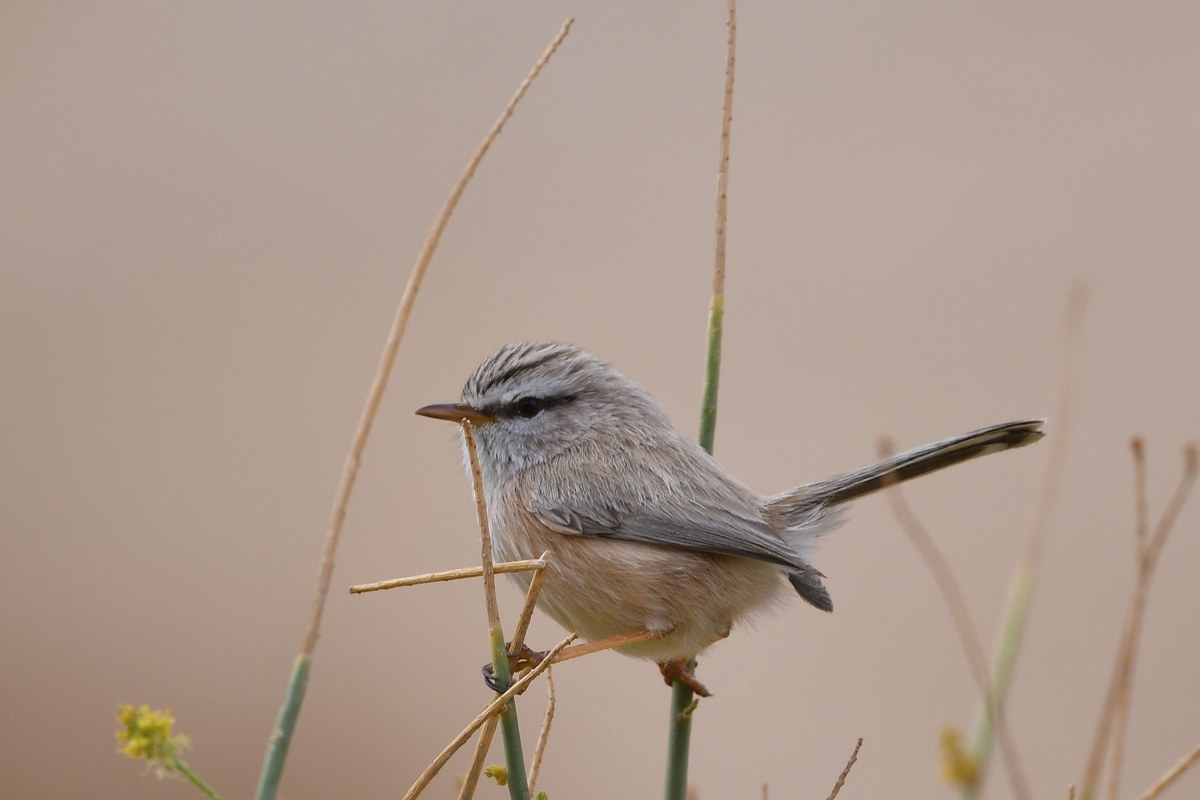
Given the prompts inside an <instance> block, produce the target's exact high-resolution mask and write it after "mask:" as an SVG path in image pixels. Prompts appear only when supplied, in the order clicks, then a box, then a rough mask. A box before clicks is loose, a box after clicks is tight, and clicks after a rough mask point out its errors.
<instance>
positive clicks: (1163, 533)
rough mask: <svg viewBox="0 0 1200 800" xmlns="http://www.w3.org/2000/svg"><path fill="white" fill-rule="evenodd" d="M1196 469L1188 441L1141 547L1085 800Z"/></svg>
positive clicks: (1086, 779)
mask: <svg viewBox="0 0 1200 800" xmlns="http://www.w3.org/2000/svg"><path fill="white" fill-rule="evenodd" d="M1197 468H1198V465H1197V453H1196V445H1195V443H1194V442H1189V443H1188V445H1187V446H1186V447H1185V448H1184V468H1183V477H1182V478H1180V481H1179V486H1178V487H1176V489H1175V493H1174V494H1173V495H1172V496H1171V500H1170V502H1169V503H1168V504H1167V508H1166V510H1165V511H1164V512H1163V515H1162V518H1161V519H1159V521H1158V525H1156V526H1155V528H1154V533H1153V535H1151V536H1150V538H1149V540H1148V541H1147V542H1146V543H1145V546H1143V547H1140V548H1139V552H1138V573H1137V580H1136V582H1135V585H1134V590H1133V597H1132V599H1131V600H1130V603H1129V610H1128V611H1127V612H1126V615H1125V626H1124V628H1123V630H1122V635H1121V644H1120V646H1119V647H1118V649H1117V658H1116V664H1115V665H1114V667H1113V674H1112V678H1111V679H1110V680H1109V684H1108V692H1107V694H1106V695H1105V698H1104V705H1103V706H1102V707H1101V711H1100V722H1099V723H1098V724H1097V726H1096V737H1095V739H1094V740H1093V742H1092V749H1091V752H1090V753H1089V755H1088V760H1087V766H1086V767H1085V768H1084V773H1083V782H1082V784H1081V788H1080V797H1082V798H1083V800H1091V798H1092V797H1093V796H1094V795H1095V791H1096V787H1097V784H1098V783H1099V781H1100V772H1101V769H1102V768H1103V762H1104V753H1105V751H1106V750H1107V749H1108V747H1109V738H1110V736H1112V735H1113V733H1114V727H1115V722H1116V719H1117V716H1118V708H1119V706H1120V705H1121V696H1122V695H1123V694H1124V693H1125V692H1126V691H1128V689H1127V686H1128V684H1129V683H1130V681H1131V680H1132V676H1133V665H1134V660H1135V658H1136V656H1137V645H1138V639H1139V638H1140V636H1141V630H1142V619H1143V617H1144V615H1145V610H1146V600H1147V597H1148V595H1149V591H1150V581H1151V579H1152V578H1153V576H1154V568H1155V566H1156V565H1157V564H1158V557H1159V555H1160V554H1161V553H1162V548H1163V545H1164V544H1165V542H1166V539H1167V533H1168V532H1169V531H1170V530H1171V527H1172V526H1173V525H1174V524H1175V519H1176V518H1177V517H1178V516H1179V512H1180V510H1181V509H1182V508H1183V504H1184V503H1185V502H1186V501H1187V497H1188V494H1189V493H1190V492H1191V489H1192V486H1193V485H1194V484H1195V481H1196V473H1197ZM1115 755H1116V754H1115Z"/></svg>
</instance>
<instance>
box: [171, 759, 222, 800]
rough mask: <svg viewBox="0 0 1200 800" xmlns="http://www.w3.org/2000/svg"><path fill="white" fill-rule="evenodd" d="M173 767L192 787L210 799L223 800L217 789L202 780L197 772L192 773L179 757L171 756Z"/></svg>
mask: <svg viewBox="0 0 1200 800" xmlns="http://www.w3.org/2000/svg"><path fill="white" fill-rule="evenodd" d="M171 766H173V767H175V769H176V771H178V772H179V774H180V775H182V776H183V777H185V778H187V779H188V780H189V781H191V782H192V785H194V786H195V787H196V788H197V789H199V790H200V791H202V792H204V794H206V795H208V796H209V797H210V798H212V800H221V795H219V794H217V792H216V790H215V789H213V788H212V787H211V786H209V785H208V784H207V783H205V782H204V781H203V780H201V778H200V776H199V775H197V774H196V773H195V772H192V769H191V767H189V766H188V765H187V764H186V763H185V762H184V761H183V759H181V758H180V757H179V756H171Z"/></svg>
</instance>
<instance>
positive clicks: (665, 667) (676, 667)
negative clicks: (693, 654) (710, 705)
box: [658, 658, 712, 697]
mask: <svg viewBox="0 0 1200 800" xmlns="http://www.w3.org/2000/svg"><path fill="white" fill-rule="evenodd" d="M689 660H690V659H687V658H671V659H667V660H666V661H660V662H658V669H659V670H660V671H661V672H662V676H663V680H664V681H666V682H667V686H672V685H674V683H675V681H679V682H680V683H682V684H684V685H685V686H687V687H688V688H689V689H691V690H692V691H693V692H695V693H696V694H698V695H700V696H701V697H712V692H710V691H709V690H708V687H706V686H705V685H704V684H703V683H701V682H700V681H698V680H696V673H694V672H692V670H691V668H690V667H688V661H689Z"/></svg>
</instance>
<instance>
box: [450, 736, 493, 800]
mask: <svg viewBox="0 0 1200 800" xmlns="http://www.w3.org/2000/svg"><path fill="white" fill-rule="evenodd" d="M499 724H500V718H499V717H492V718H491V719H489V720H488V721H487V722H485V723H483V729H482V730H480V731H479V741H477V742H476V743H475V754H474V755H472V756H471V767H470V768H469V769H468V770H467V777H466V778H464V779H463V785H462V788H461V789H460V790H459V792H458V800H471V798H472V797H474V796H475V788H476V787H477V786H479V776H480V775H482V774H483V764H484V762H485V761H487V755H488V751H489V750H491V749H492V739H494V738H495V736H496V726H497V725H499Z"/></svg>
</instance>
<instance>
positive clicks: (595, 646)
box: [554, 631, 670, 664]
mask: <svg viewBox="0 0 1200 800" xmlns="http://www.w3.org/2000/svg"><path fill="white" fill-rule="evenodd" d="M668 633H670V631H634V632H633V633H618V634H617V635H616V636H606V637H604V638H603V639H597V640H596V641H594V642H584V643H583V644H574V645H571V646H570V647H568V648H567V649H566V650H563V651H562V653H561V654H559V656H558V658H556V659H555V660H554V663H555V664H559V663H561V662H563V661H570V660H571V659H574V658H581V657H583V656H590V655H591V654H592V653H602V652H604V651H605V650H612V649H613V648H614V647H624V646H625V645H628V644H641V643H642V642H650V641H653V640H655V639H661V638H663V637H664V636H666V635H667V634H668Z"/></svg>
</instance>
